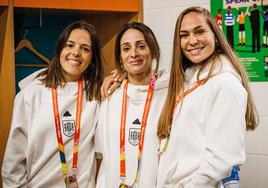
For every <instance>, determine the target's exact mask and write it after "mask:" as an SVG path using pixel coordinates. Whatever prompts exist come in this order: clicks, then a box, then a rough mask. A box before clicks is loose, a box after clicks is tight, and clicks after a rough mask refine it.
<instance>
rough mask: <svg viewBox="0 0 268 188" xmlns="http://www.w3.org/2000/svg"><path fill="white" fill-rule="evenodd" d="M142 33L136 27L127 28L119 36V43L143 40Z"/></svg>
mask: <svg viewBox="0 0 268 188" xmlns="http://www.w3.org/2000/svg"><path fill="white" fill-rule="evenodd" d="M144 40H145V39H144V35H143V33H142V32H141V31H139V30H137V29H128V30H127V31H126V32H125V33H124V34H123V35H122V38H121V41H120V43H121V44H122V43H126V42H136V41H144Z"/></svg>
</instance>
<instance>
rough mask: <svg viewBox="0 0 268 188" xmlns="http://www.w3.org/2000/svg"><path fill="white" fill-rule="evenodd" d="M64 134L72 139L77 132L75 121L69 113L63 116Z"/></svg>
mask: <svg viewBox="0 0 268 188" xmlns="http://www.w3.org/2000/svg"><path fill="white" fill-rule="evenodd" d="M62 132H63V134H64V135H65V136H68V137H72V136H73V135H74V132H75V121H74V120H73V119H72V115H71V114H70V113H69V112H68V111H66V112H65V113H64V114H63V120H62Z"/></svg>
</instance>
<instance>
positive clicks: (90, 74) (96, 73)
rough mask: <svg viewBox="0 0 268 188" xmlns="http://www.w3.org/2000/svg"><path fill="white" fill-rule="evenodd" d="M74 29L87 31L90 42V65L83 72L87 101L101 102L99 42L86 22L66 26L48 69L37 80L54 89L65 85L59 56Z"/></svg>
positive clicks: (101, 67)
mask: <svg viewBox="0 0 268 188" xmlns="http://www.w3.org/2000/svg"><path fill="white" fill-rule="evenodd" d="M75 29H84V30H86V31H88V33H89V35H90V38H91V42H92V44H91V45H92V59H91V63H90V64H89V66H88V67H87V69H86V70H85V72H84V75H83V77H84V81H85V90H86V98H87V100H93V99H96V100H101V94H100V87H101V84H102V81H103V74H104V71H103V64H102V54H101V47H100V40H99V37H98V35H97V32H96V29H95V28H94V26H93V25H91V24H89V23H87V22H86V21H83V20H79V21H75V22H73V23H71V24H70V25H68V26H67V27H66V28H65V29H64V30H63V31H62V33H61V34H60V36H59V38H58V41H57V44H56V50H55V54H54V56H53V58H52V61H51V63H50V64H49V66H48V68H47V69H46V70H44V71H42V72H41V73H39V74H38V75H37V78H39V80H40V81H41V82H42V83H43V84H44V85H45V86H46V87H50V88H56V87H58V86H61V87H63V86H64V85H65V84H66V82H67V81H66V79H65V78H64V70H63V69H62V67H61V64H60V54H61V52H62V49H63V48H64V46H65V44H66V42H67V40H68V38H69V36H70V34H71V32H72V31H73V30H75Z"/></svg>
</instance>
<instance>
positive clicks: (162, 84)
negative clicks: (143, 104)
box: [115, 69, 169, 102]
mask: <svg viewBox="0 0 268 188" xmlns="http://www.w3.org/2000/svg"><path fill="white" fill-rule="evenodd" d="M125 83H126V81H124V82H123V83H122V84H121V86H120V89H118V90H117V91H115V93H116V92H120V91H121V92H122V91H123V90H124V86H125ZM168 84H169V72H167V71H166V70H164V69H163V70H160V71H158V73H157V80H156V82H155V86H154V92H158V91H163V92H164V93H166V92H167V88H168ZM148 89H149V84H148V85H134V84H131V83H128V91H127V96H128V97H129V98H130V100H134V101H136V102H139V101H144V100H145V99H146V97H147V92H148ZM163 97H165V96H163Z"/></svg>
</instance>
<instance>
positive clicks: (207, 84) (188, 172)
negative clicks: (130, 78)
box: [157, 7, 258, 188]
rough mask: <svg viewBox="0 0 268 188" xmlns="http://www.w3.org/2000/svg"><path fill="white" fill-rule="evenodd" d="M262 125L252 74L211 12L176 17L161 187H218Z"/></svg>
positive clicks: (162, 122)
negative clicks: (248, 133)
mask: <svg viewBox="0 0 268 188" xmlns="http://www.w3.org/2000/svg"><path fill="white" fill-rule="evenodd" d="M257 124H258V118H257V115H256V111H255V107H254V104H253V99H252V96H251V92H250V89H249V84H248V78H247V75H246V72H245V70H244V69H243V67H242V65H241V63H240V62H239V60H238V58H237V56H236V55H235V53H234V52H233V50H232V48H231V47H230V45H229V44H228V42H227V41H226V39H225V37H224V35H223V33H222V31H221V30H220V29H219V27H218V26H217V23H216V22H215V20H214V19H213V18H212V17H211V15H210V12H209V11H208V10H206V9H204V8H201V7H190V8H187V9H185V10H184V11H183V12H182V13H181V14H180V16H179V17H178V19H177V23H176V28H175V33H174V47H173V59H172V66H171V73H170V81H169V88H168V94H167V98H166V101H165V104H164V107H163V110H162V113H161V115H160V119H159V122H158V137H159V139H160V140H161V144H160V150H159V169H158V179H157V187H158V188H163V187H165V188H168V187H181V188H182V187H183V188H196V187H198V188H215V187H217V185H218V182H219V181H220V180H221V179H223V178H225V177H228V176H229V172H230V171H231V169H232V167H233V166H239V165H241V164H243V163H244V162H245V132H246V130H254V129H255V128H256V126H257Z"/></svg>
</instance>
